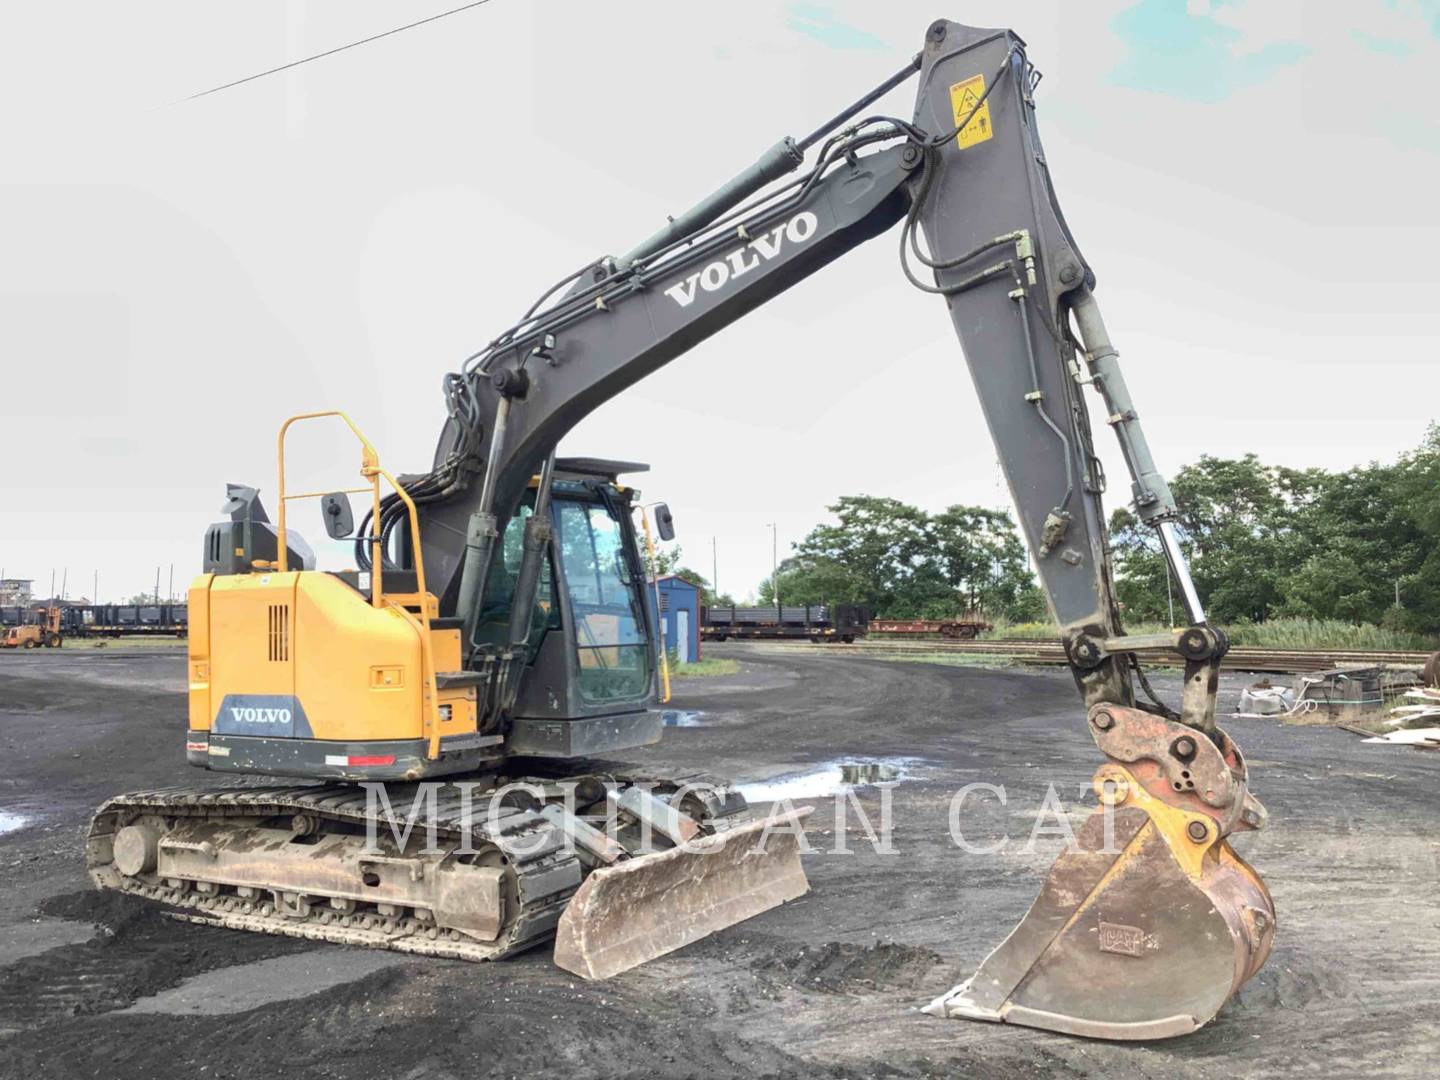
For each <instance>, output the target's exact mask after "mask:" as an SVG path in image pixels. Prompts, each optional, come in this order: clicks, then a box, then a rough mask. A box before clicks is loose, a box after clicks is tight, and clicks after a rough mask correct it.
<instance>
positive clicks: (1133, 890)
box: [924, 765, 1275, 1039]
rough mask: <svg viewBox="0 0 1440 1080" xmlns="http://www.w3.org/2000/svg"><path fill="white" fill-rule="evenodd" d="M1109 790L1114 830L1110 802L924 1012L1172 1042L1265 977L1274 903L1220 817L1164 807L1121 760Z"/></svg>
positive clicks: (1111, 771)
mask: <svg viewBox="0 0 1440 1080" xmlns="http://www.w3.org/2000/svg"><path fill="white" fill-rule="evenodd" d="M1102 782H1103V783H1106V784H1108V785H1109V788H1108V792H1117V791H1118V792H1119V793H1120V794H1119V797H1118V798H1115V797H1114V796H1111V797H1112V798H1114V805H1113V806H1112V807H1111V808H1110V811H1111V813H1110V816H1111V822H1110V825H1109V831H1110V834H1111V835H1110V836H1109V837H1108V838H1107V836H1106V832H1107V826H1106V820H1105V819H1106V817H1107V813H1106V810H1107V808H1106V807H1105V806H1103V805H1102V806H1101V807H1100V808H1099V809H1097V810H1096V811H1095V812H1094V813H1093V814H1092V815H1091V816H1090V818H1089V819H1088V820H1087V821H1086V822H1085V824H1084V825H1083V826H1082V827H1081V829H1080V831H1079V832H1078V833H1077V834H1076V838H1075V839H1076V843H1075V845H1074V847H1072V848H1069V849H1067V850H1066V851H1064V852H1063V853H1062V854H1061V855H1060V857H1059V858H1058V859H1056V860H1055V864H1054V866H1053V867H1051V870H1050V875H1049V877H1048V878H1047V879H1046V881H1045V885H1044V888H1043V889H1042V890H1041V893H1040V896H1039V897H1038V898H1037V899H1036V901H1035V903H1034V905H1033V906H1032V907H1031V908H1030V911H1029V912H1028V913H1027V914H1026V916H1025V918H1024V919H1023V920H1022V921H1021V923H1020V925H1019V926H1017V927H1016V928H1015V929H1014V930H1013V931H1012V932H1011V934H1010V936H1009V937H1008V938H1006V939H1005V941H1004V942H1003V943H1002V944H1001V945H1000V947H999V948H997V949H996V950H995V951H994V952H993V953H991V954H990V956H989V957H988V958H987V959H986V960H985V962H984V963H983V964H982V965H981V966H980V970H979V971H977V972H976V973H975V974H974V975H973V976H972V977H971V978H970V979H969V980H968V981H967V982H964V983H962V984H960V985H959V986H957V987H955V988H954V989H953V990H951V991H950V992H949V993H947V994H945V995H942V996H941V997H939V998H937V999H936V1000H935V1001H934V1002H932V1003H931V1004H930V1005H928V1006H926V1007H925V1010H924V1011H925V1012H927V1013H930V1014H931V1015H932V1016H941V1017H953V1018H963V1019H971V1020H989V1021H998V1022H1004V1023H1009V1024H1023V1025H1025V1026H1027V1027H1034V1028H1044V1029H1046V1030H1049V1031H1058V1032H1062V1033H1064V1034H1068V1035H1082V1036H1089V1037H1091V1038H1099V1039H1165V1038H1170V1037H1172V1036H1176V1035H1184V1034H1186V1033H1188V1032H1191V1031H1194V1030H1195V1029H1196V1028H1198V1027H1200V1026H1201V1025H1203V1024H1204V1023H1206V1022H1207V1021H1208V1020H1210V1019H1211V1018H1212V1017H1214V1015H1215V1014H1216V1013H1217V1012H1218V1011H1219V1010H1220V1007H1221V1006H1222V1005H1224V1004H1225V1002H1226V1001H1227V1000H1228V999H1229V998H1230V996H1231V994H1233V993H1234V992H1235V991H1236V990H1238V989H1239V988H1240V986H1241V984H1242V983H1244V982H1245V980H1246V979H1248V978H1250V976H1251V975H1253V974H1254V973H1255V972H1256V971H1258V970H1259V969H1260V966H1261V965H1262V964H1263V963H1264V962H1265V958H1266V956H1268V955H1269V952H1270V944H1271V940H1272V938H1273V935H1274V928H1275V908H1274V904H1273V903H1272V901H1271V899H1270V894H1269V892H1268V891H1267V890H1266V888H1265V886H1264V884H1263V883H1262V882H1261V880H1260V878H1259V877H1258V875H1256V873H1255V872H1254V871H1253V870H1252V869H1251V868H1250V867H1249V866H1248V865H1246V863H1245V862H1244V861H1242V860H1241V859H1240V857H1239V856H1238V855H1236V854H1235V852H1234V851H1233V850H1232V849H1231V847H1230V845H1229V843H1227V842H1226V841H1225V840H1224V839H1223V838H1221V837H1220V835H1219V829H1218V828H1217V823H1216V821H1215V820H1214V819H1213V818H1210V817H1208V816H1206V815H1204V814H1200V813H1192V812H1188V811H1185V810H1182V809H1179V808H1177V807H1173V806H1169V805H1166V804H1165V803H1162V802H1160V801H1159V800H1157V799H1155V798H1154V797H1153V796H1151V795H1149V794H1148V793H1147V792H1146V791H1145V790H1144V789H1143V788H1141V787H1140V785H1139V784H1138V783H1136V781H1135V778H1134V777H1133V776H1132V775H1131V774H1130V773H1129V772H1127V771H1126V770H1124V769H1121V768H1117V767H1116V766H1114V765H1107V766H1105V767H1104V768H1102V769H1101V771H1100V773H1098V774H1097V775H1096V784H1097V790H1100V788H1101V785H1102ZM1108 792H1107V794H1108ZM1103 798H1104V796H1102V799H1103ZM1107 839H1108V843H1107Z"/></svg>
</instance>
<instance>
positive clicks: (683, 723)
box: [665, 709, 705, 727]
mask: <svg viewBox="0 0 1440 1080" xmlns="http://www.w3.org/2000/svg"><path fill="white" fill-rule="evenodd" d="M704 715H705V714H704V713H703V712H702V711H701V710H699V709H666V710H665V726H666V727H704V726H705V721H704V720H702V719H700V718H701V717H702V716H704Z"/></svg>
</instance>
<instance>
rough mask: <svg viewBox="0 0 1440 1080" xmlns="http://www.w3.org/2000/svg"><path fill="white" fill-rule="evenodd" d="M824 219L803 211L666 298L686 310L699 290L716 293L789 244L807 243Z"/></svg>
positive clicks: (673, 288)
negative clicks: (821, 219) (787, 242)
mask: <svg viewBox="0 0 1440 1080" xmlns="http://www.w3.org/2000/svg"><path fill="white" fill-rule="evenodd" d="M819 227H820V219H819V218H817V217H816V216H815V215H814V214H813V213H811V212H810V211H809V210H802V211H801V212H800V213H798V214H796V215H795V216H794V217H792V218H791V219H790V220H789V221H785V222H781V223H780V224H779V225H776V226H775V227H774V228H773V229H770V230H768V231H766V232H765V233H762V234H761V235H760V236H757V237H755V238H754V239H753V240H751V241H750V242H749V243H748V244H746V245H745V246H744V247H742V248H736V249H735V250H734V251H732V252H730V253H729V254H728V255H726V256H725V257H724V258H721V259H716V260H715V261H714V262H712V263H709V264H707V265H706V266H704V267H703V268H702V269H700V270H698V271H696V272H695V273H693V274H691V275H690V276H689V277H687V278H686V279H685V280H684V281H682V282H680V283H679V284H677V285H672V286H670V288H668V289H666V290H665V295H666V296H668V297H670V299H672V300H674V301H675V302H676V303H677V304H679V305H680V306H681V307H682V308H684V307H689V306H690V305H691V304H693V303H694V302H695V297H696V295H697V293H698V291H699V290H701V289H703V290H705V291H706V292H714V291H715V290H716V289H721V288H724V286H725V285H726V284H727V283H729V282H730V281H732V280H734V279H735V278H740V277H744V276H745V275H746V274H748V273H749V272H750V271H751V270H754V269H755V268H756V267H757V266H759V265H760V264H761V263H767V262H769V261H770V260H771V259H773V258H775V257H776V256H777V255H779V254H780V251H781V249H782V248H783V247H784V245H785V243H786V241H789V242H790V243H791V244H803V243H805V241H807V240H809V239H810V238H811V237H812V236H814V235H815V232H816V230H817V229H819Z"/></svg>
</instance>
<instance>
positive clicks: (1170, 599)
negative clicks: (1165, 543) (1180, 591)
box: [1165, 559, 1175, 630]
mask: <svg viewBox="0 0 1440 1080" xmlns="http://www.w3.org/2000/svg"><path fill="white" fill-rule="evenodd" d="M1165 602H1166V603H1167V604H1169V605H1170V629H1172V630H1173V629H1175V589H1174V588H1173V587H1172V586H1171V584H1170V560H1169V559H1166V560H1165Z"/></svg>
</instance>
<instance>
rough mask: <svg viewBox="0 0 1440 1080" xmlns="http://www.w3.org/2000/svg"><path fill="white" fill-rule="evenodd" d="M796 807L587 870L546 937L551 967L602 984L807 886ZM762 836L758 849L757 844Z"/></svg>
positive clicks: (791, 896)
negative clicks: (551, 936)
mask: <svg viewBox="0 0 1440 1080" xmlns="http://www.w3.org/2000/svg"><path fill="white" fill-rule="evenodd" d="M811 809H812V808H811V807H803V808H801V809H799V810H792V811H788V812H785V813H780V814H771V815H769V816H767V817H765V818H761V819H758V820H756V821H752V822H749V823H747V824H745V825H741V826H737V827H735V828H732V829H729V830H727V831H725V832H722V833H717V834H715V835H713V836H705V837H701V838H699V839H697V840H692V841H691V842H690V843H689V844H688V845H687V846H686V847H677V848H672V849H670V850H668V851H661V852H656V853H654V854H650V855H641V856H639V857H637V858H633V859H628V860H626V861H624V862H619V863H616V864H615V865H613V866H607V867H601V868H599V869H597V870H594V871H593V872H591V874H590V876H589V877H588V878H586V879H585V883H584V884H583V885H581V886H580V888H579V890H578V891H577V892H576V893H575V895H574V897H572V898H571V900H570V903H569V905H568V906H567V907H566V908H565V912H564V914H562V915H561V916H560V925H559V926H558V927H557V928H556V931H555V963H556V964H558V965H559V966H560V967H562V968H564V969H565V970H566V971H573V972H574V973H575V974H576V975H580V976H583V977H584V978H586V979H608V978H609V977H610V976H612V975H618V974H619V973H620V972H622V971H628V970H629V969H630V968H632V967H635V966H637V965H639V964H643V963H645V962H646V961H647V960H653V959H654V958H655V957H657V956H663V955H664V954H665V953H668V952H673V951H674V950H676V949H679V948H681V947H683V946H685V945H689V944H690V943H692V942H695V941H699V940H700V939H701V938H703V937H706V936H708V935H710V934H713V933H714V932H715V931H716V930H721V929H724V928H725V927H727V926H733V925H734V924H735V923H738V922H743V921H744V920H745V919H748V918H750V917H752V916H754V915H758V914H760V913H761V912H762V911H768V910H770V909H771V908H773V907H778V906H780V905H781V904H783V903H784V902H785V901H787V900H794V899H795V898H796V897H799V896H803V895H804V894H805V893H806V892H808V891H809V889H810V883H809V882H808V881H807V880H806V879H805V870H804V868H803V867H802V866H801V865H800V837H801V836H802V835H803V830H804V824H803V822H804V819H805V817H807V816H808V815H809V814H810V811H811ZM767 829H769V830H770V832H769V834H768V835H767V836H766V837H765V841H766V842H765V850H764V851H763V852H762V851H760V850H759V846H758V841H759V839H760V837H761V835H762V834H764V833H765V831H766V830H767Z"/></svg>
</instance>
